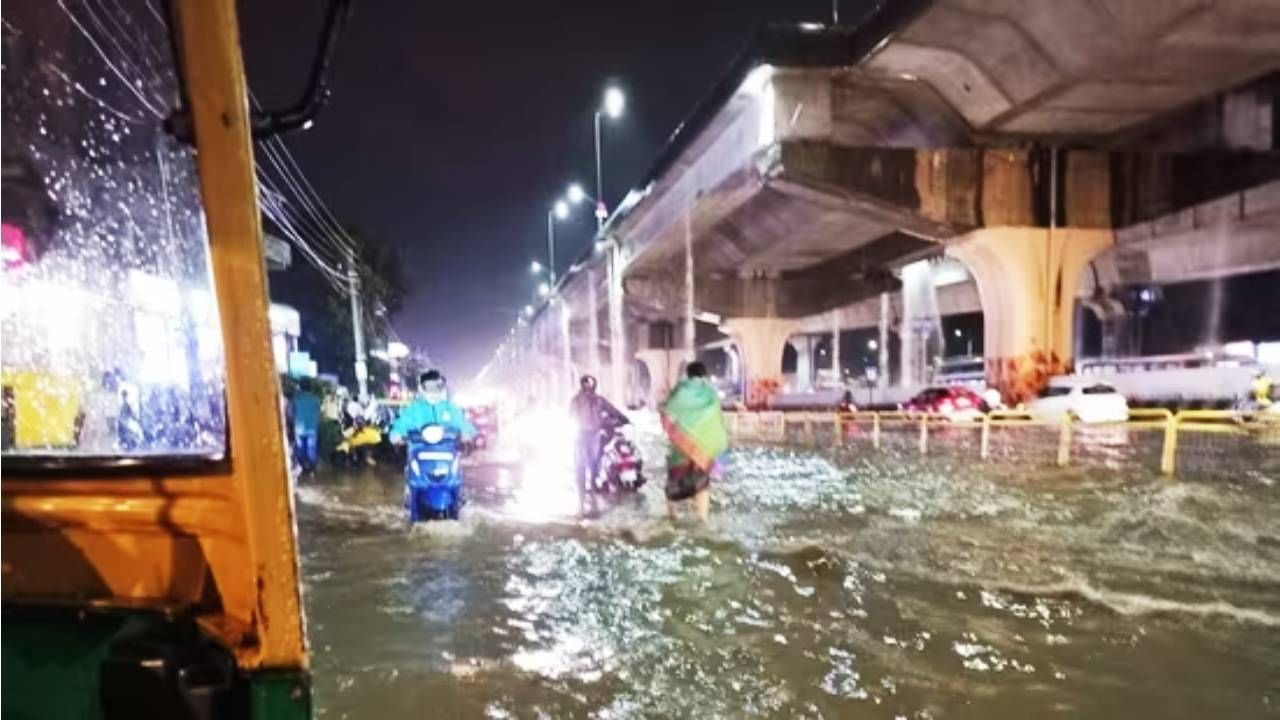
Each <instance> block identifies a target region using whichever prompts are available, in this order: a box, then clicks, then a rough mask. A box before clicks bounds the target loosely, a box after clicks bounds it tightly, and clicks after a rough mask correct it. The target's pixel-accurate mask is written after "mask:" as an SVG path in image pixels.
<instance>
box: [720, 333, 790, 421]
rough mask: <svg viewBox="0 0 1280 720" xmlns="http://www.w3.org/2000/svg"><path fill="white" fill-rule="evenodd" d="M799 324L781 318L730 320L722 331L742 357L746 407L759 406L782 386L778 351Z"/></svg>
mask: <svg viewBox="0 0 1280 720" xmlns="http://www.w3.org/2000/svg"><path fill="white" fill-rule="evenodd" d="M800 328H801V324H800V323H799V322H798V321H796V320H785V319H782V318H732V319H730V320H728V321H726V322H725V323H724V326H723V328H722V329H723V330H724V331H725V332H726V333H727V334H728V335H729V337H731V338H732V339H733V342H734V344H735V345H737V346H738V353H739V355H741V357H742V366H743V367H742V376H743V387H744V388H745V392H746V396H747V397H746V402H747V405H748V407H760V406H763V405H765V404H766V403H768V401H769V398H770V397H772V396H773V395H775V394H777V392H778V390H779V389H781V387H782V351H783V349H784V348H785V347H786V345H787V340H788V339H790V337H791V336H792V335H793V334H795V333H796V332H798V331H799V330H800Z"/></svg>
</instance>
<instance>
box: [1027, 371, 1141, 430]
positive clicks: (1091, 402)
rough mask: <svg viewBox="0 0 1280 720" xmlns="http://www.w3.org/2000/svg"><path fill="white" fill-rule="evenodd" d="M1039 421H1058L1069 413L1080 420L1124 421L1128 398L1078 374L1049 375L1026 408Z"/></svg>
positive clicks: (1107, 386)
mask: <svg viewBox="0 0 1280 720" xmlns="http://www.w3.org/2000/svg"><path fill="white" fill-rule="evenodd" d="M1027 409H1028V410H1029V411H1030V412H1031V414H1032V415H1035V416H1036V417H1037V418H1039V419H1041V420H1052V421H1055V422H1059V421H1061V420H1062V418H1063V417H1064V416H1066V415H1067V414H1068V413H1070V414H1071V415H1072V416H1074V417H1075V419H1076V420H1078V421H1080V422H1083V423H1108V422H1124V421H1125V420H1128V419H1129V401H1127V400H1125V398H1124V396H1123V395H1121V394H1120V393H1118V392H1116V389H1115V388H1113V387H1111V386H1110V385H1108V384H1106V383H1100V382H1097V381H1096V380H1090V379H1089V378H1080V377H1061V378H1053V379H1051V380H1050V381H1049V386H1048V387H1046V388H1045V389H1044V390H1042V391H1040V397H1038V398H1036V399H1035V400H1032V401H1031V404H1030V405H1029V406H1028V408H1027Z"/></svg>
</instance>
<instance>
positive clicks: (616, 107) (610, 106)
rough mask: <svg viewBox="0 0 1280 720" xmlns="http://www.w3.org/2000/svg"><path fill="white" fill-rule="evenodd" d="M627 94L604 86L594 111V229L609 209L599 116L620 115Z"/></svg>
mask: <svg viewBox="0 0 1280 720" xmlns="http://www.w3.org/2000/svg"><path fill="white" fill-rule="evenodd" d="M626 105H627V96H626V95H623V94H622V90H620V89H618V88H617V86H613V85H610V86H609V87H607V88H605V91H604V102H603V103H602V106H601V107H600V108H598V109H597V110H596V112H595V128H596V230H597V231H599V230H600V229H602V228H603V227H604V221H605V218H607V217H609V209H608V208H607V207H606V206H605V204H604V169H603V163H602V161H601V152H600V116H601V115H602V114H603V115H605V116H607V117H608V118H609V119H611V120H617V119H618V118H620V117H622V111H623V110H624V109H625V108H626ZM602 111H603V112H602Z"/></svg>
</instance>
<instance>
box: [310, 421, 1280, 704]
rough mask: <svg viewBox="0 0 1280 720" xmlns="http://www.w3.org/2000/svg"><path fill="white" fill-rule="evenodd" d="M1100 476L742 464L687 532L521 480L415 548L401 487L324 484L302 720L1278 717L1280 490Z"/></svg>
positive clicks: (649, 515)
mask: <svg viewBox="0 0 1280 720" xmlns="http://www.w3.org/2000/svg"><path fill="white" fill-rule="evenodd" d="M646 456H647V457H648V458H650V459H652V460H655V461H658V462H660V458H661V449H660V446H659V444H658V443H657V442H656V441H655V442H652V443H648V444H647V445H646ZM1112 465H1113V467H1111V469H1107V468H1098V467H1094V468H1089V469H1056V468H1046V467H1044V466H1043V465H1040V464H1036V463H1030V464H1028V463H1017V462H1007V461H1002V462H999V463H995V462H992V463H987V464H982V463H978V462H974V461H972V460H969V459H964V460H961V459H957V458H947V457H938V458H921V457H919V456H918V455H915V454H912V453H909V452H900V453H887V454H881V455H871V454H869V453H853V452H844V453H839V454H832V453H817V452H802V451H789V450H785V449H777V448H773V449H765V448H741V449H738V450H735V451H734V452H733V453H732V455H731V457H730V461H729V468H728V473H727V477H726V479H725V480H724V481H723V482H722V483H720V484H719V485H717V486H716V487H715V489H714V503H713V515H714V517H713V519H712V522H711V523H710V524H709V526H707V527H705V528H704V527H699V526H697V525H695V524H693V523H692V522H691V521H681V522H676V523H674V524H673V523H672V522H671V521H669V520H667V519H666V517H665V514H664V513H665V508H664V506H663V503H662V497H661V490H660V488H659V487H658V485H659V483H657V482H651V483H650V485H649V486H646V487H645V488H643V490H642V491H641V493H640V494H639V496H631V497H627V498H625V499H623V500H622V501H619V502H611V503H606V504H605V506H603V507H601V508H599V509H598V512H595V513H593V514H592V516H591V517H588V518H586V519H580V518H579V516H578V505H577V500H576V497H575V496H574V494H573V493H574V491H573V484H572V478H571V476H570V473H569V471H568V470H567V469H566V468H564V467H563V465H562V464H560V463H555V462H547V461H533V460H530V459H527V458H525V459H519V460H518V461H517V458H514V457H511V458H507V462H505V463H499V462H480V463H479V464H476V465H473V466H472V467H469V468H468V473H469V475H468V477H467V483H468V486H469V488H470V495H471V500H472V502H471V503H470V504H469V505H468V506H467V507H466V508H465V509H464V511H463V515H464V516H463V519H462V521H460V522H439V523H432V524H428V525H425V526H418V527H415V528H413V529H410V528H408V527H407V526H406V523H405V520H404V513H403V510H402V509H401V508H400V499H401V492H402V488H401V480H400V474H399V472H398V471H393V470H387V469H384V470H368V471H364V472H361V473H350V474H345V475H325V474H322V475H321V476H320V477H319V478H316V479H313V480H307V481H303V483H302V485H301V487H300V488H299V492H298V500H299V512H300V532H301V542H302V555H303V572H304V576H305V593H306V598H305V599H306V605H307V611H308V629H309V633H310V641H311V646H312V657H313V672H314V683H315V701H316V709H317V715H318V716H319V717H322V718H366V717H367V718H375V717H376V718H388V719H392V718H421V717H433V718H435V717H439V718H481V717H489V718H577V717H582V718H631V717H636V718H667V717H691V718H694V717H696V718H717V717H725V718H752V717H778V718H835V717H859V718H863V717H865V718H895V719H896V718H1026V717H1041V716H1049V715H1056V716H1060V717H1072V718H1075V717H1096V718H1111V717H1126V718H1148V717H1149V718H1205V717H1224V718H1226V717H1229V718H1255V717H1257V718H1265V717H1280V473H1276V472H1271V471H1270V470H1266V471H1259V470H1258V467H1257V466H1256V464H1251V466H1250V467H1248V468H1241V469H1240V472H1239V473H1238V474H1233V473H1230V472H1226V473H1222V472H1219V473H1217V474H1215V475H1214V479H1212V480H1208V479H1205V480H1197V479H1195V478H1190V479H1182V480H1178V481H1169V480H1164V479H1161V478H1160V477H1159V476H1157V475H1155V474H1153V473H1152V472H1150V471H1149V470H1145V469H1142V468H1141V466H1140V464H1136V463H1135V467H1134V468H1130V469H1125V468H1123V467H1119V466H1116V465H1117V464H1115V463H1113V464H1112ZM1118 465H1123V464H1122V463H1121V464H1118ZM1221 469H1222V468H1219V470H1221ZM660 473H661V468H650V469H649V471H648V473H647V474H649V475H650V477H651V478H656V477H658V476H659V475H660Z"/></svg>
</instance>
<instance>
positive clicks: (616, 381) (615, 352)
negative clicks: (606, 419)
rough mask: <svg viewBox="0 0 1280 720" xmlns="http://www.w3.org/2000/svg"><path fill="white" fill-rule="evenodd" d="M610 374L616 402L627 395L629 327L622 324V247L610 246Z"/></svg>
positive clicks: (613, 244)
mask: <svg viewBox="0 0 1280 720" xmlns="http://www.w3.org/2000/svg"><path fill="white" fill-rule="evenodd" d="M608 269H609V279H608V282H609V297H608V300H609V374H610V376H611V384H612V388H613V397H614V398H615V401H616V402H626V397H627V358H629V357H630V355H628V354H627V329H626V328H625V327H623V326H622V303H623V295H622V271H623V267H622V249H621V248H620V247H619V245H618V243H611V244H610V246H609V264H608Z"/></svg>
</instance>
